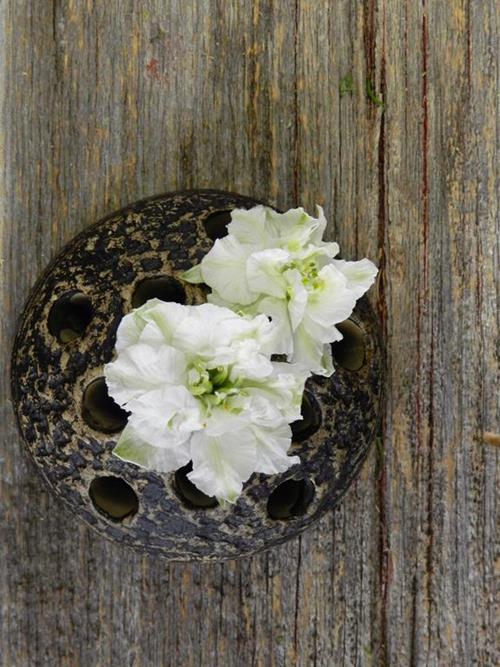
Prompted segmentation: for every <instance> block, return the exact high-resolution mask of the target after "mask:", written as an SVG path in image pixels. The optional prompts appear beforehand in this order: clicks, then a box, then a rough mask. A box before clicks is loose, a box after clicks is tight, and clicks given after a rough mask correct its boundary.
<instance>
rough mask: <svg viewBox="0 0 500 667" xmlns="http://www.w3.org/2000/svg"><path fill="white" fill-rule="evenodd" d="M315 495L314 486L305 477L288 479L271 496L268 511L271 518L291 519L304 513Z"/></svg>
mask: <svg viewBox="0 0 500 667" xmlns="http://www.w3.org/2000/svg"><path fill="white" fill-rule="evenodd" d="M313 497H314V486H313V484H312V483H311V482H309V481H308V480H305V479H287V480H286V482H282V483H281V484H279V485H278V486H277V487H276V488H275V489H274V491H273V492H272V493H271V495H270V496H269V500H268V501H267V513H268V515H269V516H270V517H271V519H290V518H291V517H294V516H300V515H301V514H304V513H305V511H306V510H307V508H308V507H309V505H310V504H311V501H312V499H313Z"/></svg>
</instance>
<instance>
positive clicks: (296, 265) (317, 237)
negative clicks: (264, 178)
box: [184, 206, 377, 376]
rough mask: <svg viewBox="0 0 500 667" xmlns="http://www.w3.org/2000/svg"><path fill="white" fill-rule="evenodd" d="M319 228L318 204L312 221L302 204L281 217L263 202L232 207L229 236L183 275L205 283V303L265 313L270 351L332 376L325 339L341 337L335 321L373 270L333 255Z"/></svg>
mask: <svg viewBox="0 0 500 667" xmlns="http://www.w3.org/2000/svg"><path fill="white" fill-rule="evenodd" d="M325 228H326V219H325V216H324V214H323V209H322V208H321V207H320V206H318V218H313V217H311V216H309V215H308V214H307V213H306V212H305V211H304V209H303V208H296V209H291V210H290V211H287V212H286V213H283V214H281V213H277V212H276V211H274V210H273V209H271V208H268V207H265V206H256V207H254V208H252V209H250V210H244V209H235V210H234V211H232V213H231V223H230V224H229V225H228V235H227V236H226V237H224V238H222V239H218V240H217V241H216V242H215V244H214V246H213V247H212V249H211V250H210V251H209V252H208V253H207V255H205V257H204V258H203V259H202V261H201V263H200V264H198V265H197V266H195V267H193V268H192V269H190V270H189V271H186V272H185V274H184V278H185V280H188V281H189V282H193V283H199V282H204V283H206V284H207V285H209V286H210V287H211V288H212V294H210V295H209V297H208V300H209V301H210V302H211V303H216V304H219V305H222V306H227V307H228V308H231V309H232V310H234V311H237V312H241V313H247V314H252V315H255V314H257V313H265V314H266V315H268V316H270V317H271V318H272V320H273V323H275V324H276V325H277V330H276V343H275V346H274V349H273V352H275V353H281V354H286V355H287V358H288V360H289V361H292V362H296V363H299V364H301V365H303V366H304V367H305V368H306V369H308V370H309V371H310V372H312V373H317V374H319V375H326V376H328V375H331V374H332V372H333V365H332V353H331V345H330V344H331V343H332V342H333V341H336V340H340V339H341V338H342V334H341V333H340V331H339V330H338V329H337V327H336V326H335V325H336V324H338V323H339V322H342V321H343V320H345V319H346V318H348V317H349V315H351V313H352V311H353V309H354V306H355V304H356V300H357V299H359V297H361V296H362V295H363V294H364V293H365V292H366V291H367V289H368V288H369V287H370V285H371V284H372V283H373V281H374V280H375V276H376V274H377V268H376V266H375V265H374V264H373V263H372V262H370V261H369V260H368V259H362V260H361V261H359V262H346V261H344V260H337V259H333V258H334V257H335V255H337V253H338V251H339V247H338V245H337V243H328V242H325V241H323V240H322V237H323V233H324V231H325Z"/></svg>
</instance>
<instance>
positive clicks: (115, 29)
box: [0, 0, 500, 667]
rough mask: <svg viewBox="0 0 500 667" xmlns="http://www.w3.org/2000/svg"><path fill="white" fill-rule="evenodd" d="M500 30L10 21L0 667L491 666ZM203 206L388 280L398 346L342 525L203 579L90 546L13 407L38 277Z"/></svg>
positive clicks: (479, 12) (16, 6)
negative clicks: (257, 221) (36, 462)
mask: <svg viewBox="0 0 500 667" xmlns="http://www.w3.org/2000/svg"><path fill="white" fill-rule="evenodd" d="M498 22H499V13H498V10H497V6H496V3H495V2H494V0H482V1H481V2H473V0H451V1H450V2H448V3H441V2H434V1H432V0H421V1H419V2H411V1H410V0H402V1H400V0H364V1H363V2H361V1H360V2H352V1H351V0H337V1H336V2H329V1H328V0H315V1H314V2H313V1H312V0H295V1H294V2H285V0H274V1H272V2H264V1H263V0H254V1H253V2H252V3H250V2H248V3H245V2H238V1H236V0H227V1H224V0H200V1H196V2H195V1H193V0H143V1H142V2H140V3H139V2H134V1H133V0H109V1H108V2H97V1H96V0H39V1H38V2H36V1H35V0H0V37H1V40H0V49H1V54H2V55H1V62H0V95H1V117H0V118H1V120H0V129H1V134H0V158H1V159H0V188H1V189H0V192H1V208H0V211H1V213H0V215H1V225H2V274H3V276H4V282H3V295H2V318H1V332H2V333H1V336H2V338H1V350H2V352H1V353H2V373H1V378H0V381H1V383H2V384H1V396H2V412H1V417H2V418H1V427H0V429H1V433H2V449H1V451H0V519H1V524H0V526H1V527H0V530H1V536H0V560H1V563H2V567H1V568H0V600H1V606H0V615H1V616H0V621H1V624H0V664H1V665H2V667H3V666H5V667H31V666H38V665H47V666H50V667H53V666H62V667H66V666H68V667H76V666H80V665H81V666H84V667H87V666H89V667H94V666H96V665H100V666H102V667H108V666H114V665H131V666H132V665H133V666H151V667H159V666H160V665H161V666H164V665H165V666H166V665H176V666H178V665H182V666H183V667H189V666H198V665H200V666H202V667H212V666H221V667H232V666H233V665H235V666H236V665H238V666H240V665H244V666H245V667H246V666H247V665H248V666H254V665H255V666H259V667H260V666H261V665H262V666H270V665H273V666H274V665H279V666H286V667H288V666H291V665H300V666H302V665H304V666H309V665H320V666H324V667H337V666H348V665H349V666H351V665H356V666H358V665H362V666H365V665H381V666H382V665H383V666H385V665H401V666H409V665H411V666H413V665H415V666H420V665H426V666H444V665H446V666H448V665H457V666H459V667H462V666H467V667H468V666H469V665H481V666H486V667H489V666H493V665H495V664H498V662H499V660H500V656H499V654H498V646H497V645H496V643H495V640H496V634H495V630H494V625H495V613H494V612H495V587H494V574H495V570H494V558H495V545H496V542H495V540H496V538H497V534H496V532H495V531H496V523H495V521H496V487H495V485H496V483H497V474H498V473H497V467H496V463H497V457H498V449H497V448H495V447H492V446H491V445H489V444H488V443H487V442H484V441H483V436H482V434H483V432H489V433H498V431H499V400H498V362H497V356H496V344H497V341H498V287H499V284H498V275H499V273H498V255H499V253H498V232H499V229H498V210H497V201H498V200H497V195H498V181H497V180H496V171H495V170H496V165H497V164H498V145H499V143H498V97H497V96H498V90H497V87H496V83H497V80H498V65H497V61H498V47H497V39H498ZM345 76H352V80H353V90H352V93H346V94H344V95H343V96H342V97H341V96H340V93H339V84H340V81H341V79H342V78H343V77H345ZM367 82H370V86H371V89H372V90H373V91H375V93H376V95H377V96H378V97H379V98H381V100H382V101H383V106H377V104H375V103H374V101H373V100H370V99H369V98H368V96H367V95H366V87H367ZM374 99H375V100H376V99H377V98H374ZM189 187H215V188H222V189H229V190H235V191H239V192H241V193H242V194H250V195H254V196H255V197H257V198H263V199H267V200H269V201H271V202H272V203H275V204H277V205H278V206H280V207H283V208H287V207H291V206H293V205H296V204H303V205H305V206H307V207H308V208H310V209H312V207H313V206H314V204H316V203H319V204H322V205H323V206H324V207H325V209H326V213H327V216H328V217H329V219H330V220H331V225H330V229H329V234H330V237H331V238H336V239H337V240H338V241H339V242H340V244H341V248H342V253H343V254H344V255H345V256H348V257H363V256H365V255H366V256H369V257H371V258H372V259H375V260H377V261H378V262H379V265H380V267H381V276H380V279H379V282H378V286H377V289H376V290H372V299H373V303H374V305H375V306H376V308H377V309H378V312H379V315H380V321H381V327H382V330H383V333H384V337H385V347H386V367H387V391H386V406H385V413H384V419H383V428H382V433H381V438H380V445H379V446H378V447H377V448H374V449H373V450H372V454H371V456H370V458H369V460H368V461H367V463H366V464H365V466H364V469H363V473H362V475H361V477H360V479H359V480H358V481H357V482H356V484H355V485H354V486H353V488H352V490H351V491H350V492H349V494H348V496H347V497H346V498H345V500H344V502H343V504H342V506H341V507H339V508H338V510H336V511H335V512H334V513H333V514H332V515H330V516H328V517H325V518H324V519H323V520H322V521H321V522H320V523H319V524H318V525H317V527H316V528H314V529H312V530H310V531H309V532H307V533H306V534H304V535H303V536H302V537H300V538H298V539H296V540H295V541H292V542H290V543H288V544H286V545H284V546H282V547H280V548H279V549H276V550H273V551H271V552H269V553H267V554H264V555H261V556H259V557H256V558H252V559H248V560H244V561H242V562H238V563H236V562H229V563H226V564H220V565H210V566H200V565H188V564H173V565H166V564H164V563H162V562H161V561H155V560H152V559H149V558H147V557H141V556H138V555H136V554H134V553H129V552H126V551H122V550H121V549H120V548H119V547H117V546H115V545H114V544H111V543H108V542H106V541H103V540H102V539H101V538H99V537H97V536H95V535H94V534H92V533H90V532H89V531H88V530H87V529H86V528H85V527H83V526H81V525H79V524H78V523H77V522H76V521H75V520H74V519H73V517H72V516H70V515H69V514H67V513H66V512H65V511H64V510H63V509H61V508H60V507H59V506H58V504H57V501H56V500H54V499H53V498H52V496H51V495H49V494H48V493H47V491H46V490H45V488H44V487H43V486H42V484H41V483H40V481H39V480H38V478H37V477H36V476H35V473H34V469H33V468H32V466H31V465H30V464H29V463H28V462H27V460H26V457H25V455H24V452H23V449H22V446H21V443H20V440H19V437H18V435H17V431H16V428H15V424H14V418H13V413H12V409H11V405H10V401H9V390H8V364H9V355H10V348H11V344H12V340H13V336H14V333H15V329H16V321H17V318H18V316H19V313H20V311H21V308H22V304H23V302H24V300H25V299H26V297H27V295H28V292H29V289H30V287H31V286H32V284H33V283H34V281H35V279H36V277H37V276H38V274H39V273H40V271H41V270H42V269H43V268H44V266H45V265H46V263H47V262H48V260H49V259H50V258H51V257H53V256H54V254H55V253H56V252H57V251H58V250H59V249H60V248H61V247H62V245H63V244H64V243H65V242H66V241H68V240H69V239H70V238H71V237H72V236H73V235H74V234H75V233H76V232H77V231H79V230H81V229H82V228H84V227H85V226H87V225H88V224H90V223H92V222H94V221H95V220H96V219H98V218H99V217H100V216H102V215H103V214H105V213H107V212H109V211H112V210H114V209H116V208H118V207H119V206H121V205H123V204H125V203H127V202H129V201H133V200H135V199H138V198H140V197H143V196H147V195H151V194H154V193H157V192H162V191H168V190H174V189H180V188H189Z"/></svg>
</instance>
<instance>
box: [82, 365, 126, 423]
mask: <svg viewBox="0 0 500 667" xmlns="http://www.w3.org/2000/svg"><path fill="white" fill-rule="evenodd" d="M82 416H83V419H84V420H85V421H86V422H87V424H88V425H89V426H91V427H92V428H93V429H95V430H96V431H102V432H103V433H116V432H117V431H121V430H122V429H123V428H125V425H126V423H127V419H128V413H127V412H126V411H125V410H124V409H123V408H121V407H120V406H119V405H118V404H117V403H115V401H114V400H113V399H112V398H111V396H110V395H109V394H108V387H107V385H106V380H105V379H104V378H103V377H101V378H97V379H96V380H93V381H92V382H91V383H90V384H89V385H87V387H85V391H84V392H83V407H82Z"/></svg>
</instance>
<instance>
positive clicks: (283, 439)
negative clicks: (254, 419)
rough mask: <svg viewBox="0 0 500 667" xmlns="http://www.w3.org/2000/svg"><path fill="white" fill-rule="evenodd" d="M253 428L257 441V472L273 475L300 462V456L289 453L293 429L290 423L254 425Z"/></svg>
mask: <svg viewBox="0 0 500 667" xmlns="http://www.w3.org/2000/svg"><path fill="white" fill-rule="evenodd" d="M252 430H253V432H254V435H255V438H256V441H257V463H256V468H255V471H256V472H263V473H266V474H268V475H273V474H276V473H279V472H284V471H285V470H288V468H290V466H293V465H295V464H297V463H300V458H299V457H298V456H288V454H287V452H288V450H289V448H290V445H291V441H292V431H291V428H290V426H289V425H288V424H281V425H280V426H279V427H277V428H263V427H261V426H252Z"/></svg>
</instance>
